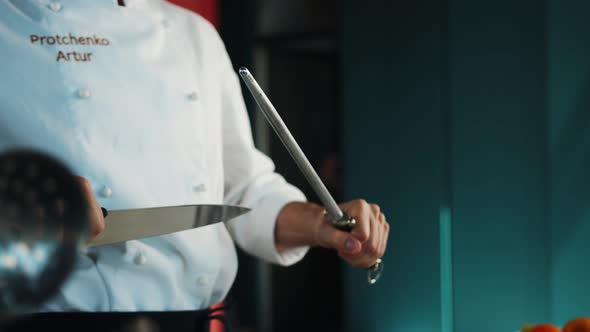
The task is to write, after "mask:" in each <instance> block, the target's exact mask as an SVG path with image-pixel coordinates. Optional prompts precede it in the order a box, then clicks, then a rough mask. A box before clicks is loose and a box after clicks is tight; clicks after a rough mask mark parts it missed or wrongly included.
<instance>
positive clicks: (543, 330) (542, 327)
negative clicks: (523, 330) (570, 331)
mask: <svg viewBox="0 0 590 332" xmlns="http://www.w3.org/2000/svg"><path fill="white" fill-rule="evenodd" d="M529 332H562V331H561V329H560V328H559V327H557V326H555V325H552V324H539V325H535V326H534V327H533V328H532V329H530V330H529ZM589 332H590V331H589Z"/></svg>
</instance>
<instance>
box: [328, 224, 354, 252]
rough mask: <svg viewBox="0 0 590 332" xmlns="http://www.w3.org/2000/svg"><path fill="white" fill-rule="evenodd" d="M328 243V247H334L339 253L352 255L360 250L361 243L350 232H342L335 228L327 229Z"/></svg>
mask: <svg viewBox="0 0 590 332" xmlns="http://www.w3.org/2000/svg"><path fill="white" fill-rule="evenodd" d="M327 235H328V238H329V240H328V243H329V244H330V247H332V248H333V249H336V250H337V251H338V252H339V253H342V254H348V255H354V254H357V253H359V252H360V251H361V249H362V244H361V242H360V241H359V240H357V239H355V238H354V237H353V236H352V235H351V234H350V233H348V232H343V231H341V230H338V229H336V228H333V229H331V230H330V231H329V234H327Z"/></svg>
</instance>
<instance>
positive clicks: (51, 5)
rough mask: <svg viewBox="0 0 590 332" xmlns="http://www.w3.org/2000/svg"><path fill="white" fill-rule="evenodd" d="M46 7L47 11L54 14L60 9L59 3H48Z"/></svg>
mask: <svg viewBox="0 0 590 332" xmlns="http://www.w3.org/2000/svg"><path fill="white" fill-rule="evenodd" d="M48 6H49V9H51V10H53V11H54V12H56V13H57V12H58V11H60V10H61V8H62V5H61V3H59V2H50V3H49V5H48Z"/></svg>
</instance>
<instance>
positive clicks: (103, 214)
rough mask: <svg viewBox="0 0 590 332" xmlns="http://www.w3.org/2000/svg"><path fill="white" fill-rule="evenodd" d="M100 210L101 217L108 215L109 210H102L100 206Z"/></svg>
mask: <svg viewBox="0 0 590 332" xmlns="http://www.w3.org/2000/svg"><path fill="white" fill-rule="evenodd" d="M100 209H101V210H102V216H103V217H104V218H106V217H107V216H108V215H109V210H107V209H105V208H103V207H102V206H101V207H100Z"/></svg>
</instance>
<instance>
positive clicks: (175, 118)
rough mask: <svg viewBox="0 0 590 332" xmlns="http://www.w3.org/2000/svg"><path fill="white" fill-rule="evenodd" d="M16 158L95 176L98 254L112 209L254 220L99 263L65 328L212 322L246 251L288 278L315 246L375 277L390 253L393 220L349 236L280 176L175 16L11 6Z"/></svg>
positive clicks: (6, 134) (366, 222)
mask: <svg viewBox="0 0 590 332" xmlns="http://www.w3.org/2000/svg"><path fill="white" fill-rule="evenodd" d="M15 148H34V149H38V150H41V151H44V152H46V153H49V154H50V155H52V156H54V157H56V158H58V159H60V160H61V161H63V162H64V163H66V165H67V166H68V167H70V168H71V169H72V170H73V171H74V172H75V173H76V174H77V175H78V176H79V177H80V178H79V181H80V183H81V184H82V185H83V187H84V188H85V190H86V193H87V199H88V200H89V201H90V202H92V203H93V206H94V212H93V213H92V218H91V220H90V224H89V225H90V233H89V237H88V241H90V240H92V238H94V237H95V236H96V235H98V234H99V233H100V231H101V230H102V229H103V228H104V223H105V220H104V218H103V217H102V213H100V207H101V206H102V207H105V208H107V209H110V210H116V209H130V208H144V207H159V206H170V205H185V204H233V205H241V206H246V207H249V208H251V209H252V211H251V212H250V213H248V214H246V215H244V216H242V217H240V218H237V219H235V220H233V221H232V222H230V223H229V224H227V225H224V224H216V225H213V226H208V227H204V228H199V229H195V230H191V231H184V232H178V233H174V234H170V235H165V236H159V237H153V238H147V239H143V240H133V241H127V242H125V243H120V244H115V245H105V246H99V247H93V248H91V249H90V250H88V252H87V254H84V255H81V257H80V258H79V260H78V264H77V267H76V269H75V270H74V272H73V273H72V275H71V276H70V278H69V279H68V281H67V282H66V284H65V285H64V286H63V287H62V288H61V290H60V291H59V293H58V294H56V296H54V297H53V298H52V299H51V300H50V301H48V302H47V303H46V304H45V305H44V306H43V307H42V308H40V311H43V312H46V314H45V315H46V316H50V317H54V318H52V319H55V317H58V318H59V319H62V318H63V316H59V315H60V313H62V315H63V312H80V313H82V312H83V313H85V314H84V315H82V314H80V316H77V317H84V321H83V323H82V324H84V326H88V327H89V326H98V325H100V324H102V323H100V321H105V320H109V319H104V316H102V317H103V319H99V320H96V319H95V320H92V317H95V316H93V315H92V314H90V313H96V314H98V313H110V315H115V316H116V315H117V314H125V313H137V312H160V313H170V314H174V313H189V312H194V313H199V312H201V311H202V310H203V309H206V308H207V307H209V306H210V305H212V304H214V303H217V302H220V301H222V300H223V299H224V297H225V296H226V294H227V292H228V290H229V289H230V287H231V285H232V283H233V281H234V278H235V275H236V271H237V264H238V262H237V256H236V251H235V247H234V243H235V244H237V245H238V246H240V247H241V248H243V249H244V250H245V251H246V252H248V253H249V254H252V255H254V256H257V257H259V258H261V259H264V260H266V261H268V262H272V263H275V264H280V265H284V266H286V265H291V264H294V263H296V262H298V261H299V260H301V259H302V258H303V257H304V256H305V254H306V252H307V251H308V249H309V248H310V246H322V247H328V248H333V249H335V250H336V251H337V252H338V254H339V256H340V257H342V258H343V259H344V260H345V261H347V262H348V263H350V264H351V265H353V266H356V267H362V268H366V267H369V266H371V265H373V264H374V263H375V262H376V261H377V260H378V259H379V258H380V257H381V256H382V255H383V254H384V252H385V248H386V243H387V237H388V232H389V226H388V224H387V222H386V220H385V217H384V215H383V214H382V213H381V212H380V209H379V207H378V206H377V205H375V204H370V203H367V202H366V201H364V200H355V201H351V202H348V203H344V204H342V205H341V207H342V209H343V210H344V211H346V212H347V213H348V214H349V215H351V216H353V217H354V218H355V219H356V221H357V225H356V226H355V228H354V229H353V230H352V232H351V233H347V232H342V231H338V230H336V229H335V228H334V227H332V226H331V225H330V223H329V222H328V220H327V219H326V217H325V216H324V209H323V208H322V207H321V206H318V205H315V204H312V203H308V202H306V201H305V197H304V195H303V194H302V193H301V191H300V190H298V189H297V188H295V187H293V186H292V185H290V184H289V183H287V182H286V181H285V180H284V179H283V178H282V177H281V176H280V175H279V174H277V173H275V172H274V165H273V163H272V161H271V160H270V159H269V158H267V157H266V156H265V155H264V154H262V153H261V152H259V151H257V150H256V149H255V147H254V145H253V141H252V135H251V131H250V127H249V122H248V117H247V113H246V109H245V105H244V102H243V99H242V95H241V91H240V85H239V82H238V78H237V76H236V74H235V72H234V70H233V68H232V64H231V62H230V60H229V57H228V55H227V53H226V50H225V48H224V45H223V42H222V41H221V39H220V37H219V36H218V34H217V32H216V30H215V29H214V28H213V27H212V26H211V25H210V24H209V23H208V22H207V21H206V20H204V19H203V18H202V17H200V16H198V15H196V14H194V13H192V12H189V11H187V10H185V9H182V8H179V7H176V6H174V5H172V4H170V3H167V2H165V1H161V0H126V1H124V2H123V1H117V0H92V1H89V0H0V152H1V151H4V150H9V149H15ZM107 220H108V217H107ZM162 222H166V221H165V220H162ZM60 317H61V318H60ZM68 317H71V316H68ZM110 317H114V316H110ZM72 321H73V320H72ZM103 323H104V322H103ZM97 324H98V325H97Z"/></svg>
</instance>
